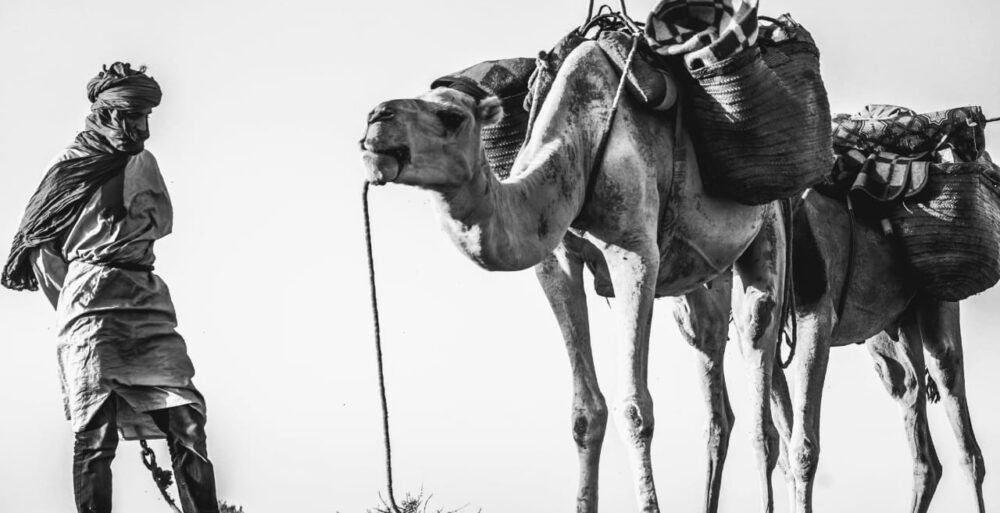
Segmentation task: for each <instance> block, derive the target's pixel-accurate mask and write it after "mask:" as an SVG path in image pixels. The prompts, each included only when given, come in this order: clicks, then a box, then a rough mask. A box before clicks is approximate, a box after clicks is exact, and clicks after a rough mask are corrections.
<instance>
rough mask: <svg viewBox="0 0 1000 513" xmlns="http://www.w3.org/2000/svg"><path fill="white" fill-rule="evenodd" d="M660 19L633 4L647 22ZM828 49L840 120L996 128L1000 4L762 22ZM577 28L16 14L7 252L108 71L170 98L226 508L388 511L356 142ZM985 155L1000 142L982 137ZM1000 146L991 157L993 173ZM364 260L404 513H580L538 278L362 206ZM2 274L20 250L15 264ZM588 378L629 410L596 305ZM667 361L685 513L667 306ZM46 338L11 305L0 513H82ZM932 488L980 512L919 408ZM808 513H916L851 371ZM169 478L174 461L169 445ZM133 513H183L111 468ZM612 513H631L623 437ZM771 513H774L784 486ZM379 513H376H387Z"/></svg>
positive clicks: (995, 444) (893, 441) (0, 154)
mask: <svg viewBox="0 0 1000 513" xmlns="http://www.w3.org/2000/svg"><path fill="white" fill-rule="evenodd" d="M654 4H655V1H654V0H641V1H637V0H633V1H631V2H629V10H630V12H631V13H632V14H633V15H634V16H636V17H640V18H644V17H645V13H646V12H648V10H649V9H650V8H651V7H652V6H653V5H654ZM786 11H787V12H791V13H792V15H793V16H794V17H795V19H796V20H798V21H799V22H800V23H802V24H803V25H805V26H806V27H807V28H808V29H809V30H810V31H811V32H812V33H813V35H814V36H815V39H816V41H817V43H818V44H819V46H820V49H821V51H822V52H823V56H822V59H823V60H822V63H823V75H824V78H825V80H826V85H827V89H828V91H829V96H830V99H831V103H832V105H833V108H834V111H835V112H845V111H846V112H853V111H857V110H859V109H860V108H861V107H862V106H863V105H864V104H865V103H877V102H883V103H896V104H900V105H905V106H909V107H912V108H914V109H916V110H918V111H931V110H937V109H943V108H947V107H952V106H960V105H967V104H977V105H982V106H983V108H984V110H985V112H986V113H987V115H989V116H1000V85H998V84H1000V51H998V50H1000V45H998V43H997V34H996V33H995V27H996V25H997V21H998V11H997V7H996V5H995V0H952V1H950V2H941V1H939V0H891V1H889V0H841V1H838V2H805V1H801V0H798V1H793V0H761V12H762V13H764V14H771V15H777V14H780V13H782V12H786ZM585 13H586V2H585V1H583V0H576V1H571V0H544V1H538V0H503V1H494V2H482V1H478V0H466V1H461V2H458V1H446V0H427V1H423V2H403V1H383V2H378V1H371V2H341V3H336V4H335V3H332V2H324V1H311V2H310V1H300V0H288V1H284V2H272V3H265V2H247V1H205V0H177V1H172V2H136V1H124V0H120V1H100V2H98V1H90V2H79V1H71V0H63V1H52V0H4V2H3V3H2V4H0V66H2V68H3V69H4V70H5V74H4V77H5V79H4V80H3V81H0V119H3V120H4V121H5V124H3V125H2V126H0V170H2V172H3V176H4V177H5V179H4V182H3V187H0V240H4V241H6V240H8V239H7V238H6V237H10V236H12V235H13V234H14V232H15V230H16V227H17V223H18V220H19V219H20V216H21V213H22V210H23V207H24V205H25V203H26V202H27V199H28V197H29V196H30V194H31V193H32V192H33V191H34V189H35V187H36V185H37V183H38V180H39V178H40V177H41V175H42V173H43V172H44V171H45V169H44V166H45V164H46V162H48V160H49V159H50V158H51V157H53V156H54V155H55V154H56V153H57V152H58V151H60V150H61V149H62V148H63V147H64V146H65V145H66V144H67V143H68V142H69V141H70V140H71V139H72V137H73V135H74V134H75V132H76V131H77V130H79V129H81V128H82V126H83V118H84V116H85V115H86V114H87V112H88V107H89V106H88V103H87V100H86V94H85V85H86V83H87V80H89V79H90V78H91V77H92V76H93V75H94V74H95V73H96V72H97V71H99V69H100V66H101V64H105V63H110V62H113V61H115V60H126V61H131V62H132V63H133V64H135V65H139V64H146V65H148V66H149V73H150V74H151V75H152V76H154V77H155V78H156V79H157V80H158V81H159V82H160V84H161V86H162V88H163V91H164V95H163V102H162V104H161V106H160V107H159V108H158V109H156V111H155V112H154V114H153V117H152V119H151V129H152V138H151V139H150V141H149V143H148V144H147V147H148V148H149V149H150V150H151V151H152V152H153V153H154V154H155V155H156V157H157V159H158V161H159V163H160V167H161V169H162V171H163V174H164V176H165V178H166V180H167V183H168V186H169V187H170V192H171V195H172V197H173V201H174V207H175V227H174V234H173V235H171V236H170V237H168V238H166V239H164V240H163V241H162V242H161V243H160V244H158V245H157V254H158V256H159V260H158V262H157V272H158V273H159V274H160V275H161V276H162V277H163V278H164V279H165V281H166V282H167V283H168V284H169V285H170V287H171V292H172V294H173V298H174V301H175V304H176V307H177V312H178V316H179V320H180V326H179V329H180V332H181V333H182V334H183V335H184V336H185V338H186V340H187V342H188V346H189V351H190V354H191V357H192V359H193V361H194V363H195V367H196V369H197V375H196V377H195V382H196V384H197V386H198V387H199V389H201V391H202V392H203V393H204V394H205V396H206V398H207V401H208V408H209V422H208V435H209V445H208V447H209V454H210V456H211V457H212V459H213V461H214V463H215V468H216V473H217V480H218V488H219V495H220V498H222V499H224V500H227V501H230V502H235V503H238V504H242V505H243V506H244V507H245V508H246V511H247V512H248V513H261V512H283V511H303V512H311V511H317V512H319V511H322V512H334V511H340V512H342V513H357V512H362V511H364V509H365V508H366V507H372V506H374V505H376V504H377V502H378V494H379V492H380V491H381V490H384V486H385V483H384V471H383V467H382V463H383V454H382V435H381V431H380V429H381V428H380V417H379V406H378V395H377V387H376V384H377V381H376V374H375V359H374V351H373V342H372V335H371V330H372V325H371V317H370V311H369V301H368V288H367V271H366V267H365V253H364V238H363V231H362V221H361V203H360V193H361V184H362V173H361V166H360V157H359V152H358V148H357V141H358V139H359V138H360V137H361V135H362V133H363V130H364V121H365V114H366V113H367V112H368V111H369V110H370V109H371V108H372V107H374V106H375V105H376V104H377V103H379V102H381V101H383V100H387V99H391V98H401V97H409V96H414V95H416V94H419V93H421V92H422V91H424V90H425V89H426V88H427V86H428V84H429V83H430V82H431V81H432V80H433V79H434V78H436V77H438V76H440V75H443V74H446V73H448V72H452V71H455V70H458V69H461V68H464V67H467V66H469V65H471V64H474V63H476V62H479V61H483V60H486V59H495V58H506V57H518V56H534V55H536V54H537V52H538V51H539V50H546V49H548V48H550V47H551V46H552V45H553V44H554V43H555V42H556V40H557V39H559V38H560V37H561V36H562V35H563V34H564V33H565V32H567V31H568V30H570V29H571V28H572V27H574V26H575V25H577V24H579V22H580V21H581V20H582V18H583V16H584V15H585ZM997 130H998V128H996V127H993V128H991V129H990V130H988V131H987V136H988V137H994V136H995V135H996V134H997V133H1000V132H997ZM997 141H1000V139H993V140H992V141H991V143H990V148H991V149H992V150H993V153H994V155H998V154H1000V146H998V142H997ZM372 212H373V223H374V237H375V261H376V265H377V269H378V278H379V286H380V302H381V307H382V310H381V312H382V329H383V341H384V349H385V353H386V355H385V356H386V373H387V374H386V375H387V380H388V386H389V407H390V409H391V415H392V421H391V422H392V430H393V436H394V439H393V442H394V449H395V450H394V457H395V464H396V484H397V495H399V496H402V495H403V492H404V491H406V490H412V491H415V490H419V489H420V488H421V487H423V489H424V490H425V492H427V493H432V494H434V504H436V505H439V506H444V507H452V508H454V507H458V506H462V505H465V504H468V505H469V507H468V508H467V509H466V510H465V511H472V512H474V511H476V510H477V509H479V508H482V510H483V511H484V512H486V513H501V512H511V511H517V512H534V511H571V509H572V508H573V504H574V497H575V493H576V480H577V457H576V448H575V445H574V443H573V440H572V437H571V426H570V401H571V397H572V388H571V382H570V371H569V365H568V364H567V358H566V354H565V350H564V347H563V342H562V339H561V337H560V335H559V331H558V328H557V325H556V323H555V320H554V319H553V318H552V315H551V313H550V311H549V307H548V305H547V303H546V301H545V299H544V296H543V295H542V293H541V290H540V289H539V287H538V286H537V284H536V283H535V278H534V275H533V273H532V272H530V271H527V272H519V273H509V274H500V273H493V274H491V273H486V272H484V271H481V270H480V269H479V268H477V267H476V266H475V265H474V264H472V263H471V262H468V261H466V260H465V259H464V257H462V256H461V255H460V254H459V253H458V252H457V251H456V250H455V249H454V248H452V247H451V244H450V242H449V240H448V239H447V237H446V236H445V235H444V234H443V232H441V230H440V229H439V228H438V225H437V220H436V217H435V214H434V212H433V211H432V209H431V207H430V203H429V201H428V198H427V196H426V195H425V194H423V193H421V192H419V191H416V190H413V189H406V188H403V187H399V186H389V187H384V188H379V189H376V190H374V191H373V198H372ZM4 249H6V246H4ZM590 304H591V311H592V318H593V335H594V351H595V358H596V365H597V369H598V372H599V374H600V380H601V383H602V385H603V391H604V394H605V396H607V397H609V398H613V397H615V390H614V389H613V384H614V383H615V380H614V377H615V376H614V373H615V366H614V361H615V344H614V340H612V336H611V333H612V330H611V315H610V312H609V310H608V308H607V307H606V306H605V304H604V301H603V300H599V299H597V298H595V297H592V298H591V301H590ZM658 304H659V305H660V306H659V308H658V309H657V310H656V312H655V314H654V315H655V317H654V319H655V320H654V323H653V332H652V342H651V347H652V349H651V359H650V381H651V392H652V395H653V399H654V402H655V411H656V419H657V424H656V433H655V436H654V443H653V460H654V470H655V475H656V479H657V489H658V492H659V499H660V504H661V505H662V508H663V511H665V512H666V511H698V510H699V509H700V507H701V503H702V493H703V479H704V473H705V448H704V441H703V436H702V435H703V429H704V426H705V423H706V409H705V406H704V405H703V404H702V402H701V398H700V392H699V391H698V389H697V381H696V372H697V368H696V366H695V358H694V352H693V350H691V349H690V348H688V347H687V346H686V345H685V344H684V343H683V342H682V341H681V339H680V338H679V336H678V334H677V329H676V327H675V325H674V322H673V319H672V316H671V315H670V314H669V311H668V309H667V308H666V306H667V305H666V304H664V303H658ZM997 306H1000V293H998V292H996V291H988V292H986V293H984V294H981V295H979V296H977V297H974V298H972V299H970V300H968V301H966V302H965V303H963V310H962V314H963V319H962V321H963V322H962V325H963V328H964V339H965V349H966V358H967V359H966V371H967V386H968V391H969V400H970V403H971V408H972V417H973V421H974V423H975V429H976V433H977V435H978V438H979V442H980V445H981V446H982V449H983V452H984V456H985V458H986V465H987V470H988V471H987V478H986V501H987V504H990V505H993V506H997V505H998V504H1000V477H997V473H996V471H994V470H992V469H996V468H1000V412H998V411H997V410H996V406H995V405H996V399H995V397H994V394H995V391H996V390H997V389H998V386H1000V381H998V380H1000V374H998V373H997V372H996V370H995V369H994V368H993V366H994V365H1000V344H997V342H996V341H995V340H994V337H995V335H996V334H997V333H998V331H1000V317H998V316H997V315H996V314H995V312H996V311H997ZM54 325H55V315H54V313H53V311H52V309H51V308H50V306H49V305H48V303H47V302H46V301H45V299H44V298H43V297H42V295H41V294H40V293H34V294H32V293H15V292H11V291H8V290H5V289H4V290H0V348H2V349H3V357H2V358H0V411H3V412H5V413H4V414H3V415H0V419H3V421H2V422H0V455H2V457H0V511H3V512H38V513H59V512H66V511H71V510H72V508H73V502H72V481H71V470H70V463H71V454H72V440H73V436H72V432H71V430H70V427H69V424H68V423H67V422H66V421H65V420H64V419H63V414H62V406H61V398H60V393H59V383H58V379H57V369H56V358H55V330H54ZM730 347H731V348H733V350H731V351H729V354H728V355H727V362H726V365H727V369H728V371H729V372H728V383H729V387H730V394H731V396H732V399H733V408H734V410H735V413H736V418H737V423H736V426H735V432H734V435H733V438H732V441H731V445H730V455H729V459H728V461H727V464H726V470H725V479H724V483H723V498H722V507H721V510H722V511H725V512H745V511H753V510H755V508H756V505H757V503H758V490H757V484H756V483H757V476H756V474H755V462H754V457H753V453H752V450H751V447H750V443H749V436H748V435H749V432H750V431H749V429H750V426H749V421H748V419H749V418H750V412H749V402H748V395H749V394H748V389H747V383H746V379H745V372H744V370H743V366H742V363H741V361H740V356H739V351H737V350H735V343H733V344H730ZM930 418H931V423H932V426H931V428H932V432H933V434H934V440H935V442H936V445H937V449H938V454H939V456H940V458H941V461H942V464H943V465H944V478H943V480H942V481H941V484H940V486H939V488H938V492H937V496H936V499H935V502H934V505H933V506H932V511H942V512H943V511H969V510H971V508H972V507H973V502H972V500H973V498H972V490H971V488H970V487H969V486H968V485H967V484H966V482H965V481H964V477H963V475H962V473H961V471H960V467H959V461H958V452H957V450H956V444H955V441H954V438H953V437H952V434H951V430H950V428H949V426H948V423H947V420H946V418H945V413H944V410H943V408H941V407H940V406H930ZM822 433H823V438H822V443H823V445H822V456H821V463H820V467H819V475H818V478H817V483H818V485H817V489H816V492H815V504H816V505H817V507H818V508H819V509H818V511H830V512H832V511H858V512H868V511H903V510H905V509H906V508H907V507H908V506H909V501H910V487H911V471H910V456H909V450H908V448H907V443H906V440H905V437H904V432H903V429H902V421H901V418H900V416H899V414H898V410H897V408H896V406H895V404H894V403H893V402H892V401H891V400H890V399H889V397H888V396H887V394H886V393H885V392H884V390H883V388H882V385H881V384H880V383H879V381H878V379H877V378H876V376H875V373H874V372H873V370H872V365H871V362H870V360H869V357H868V356H867V352H866V351H865V350H864V349H863V348H862V347H847V348H841V349H835V350H834V351H833V355H832V358H831V363H830V370H829V375H828V377H827V386H826V395H825V397H824V401H823V431H822ZM154 446H155V447H156V448H158V449H159V451H160V459H161V460H162V461H163V462H166V461H167V460H168V457H167V456H166V450H165V447H164V446H163V444H162V442H158V443H156V444H154ZM114 469H115V472H116V473H115V504H116V511H128V512H140V513H145V512H158V511H167V510H166V506H165V505H163V504H162V501H161V500H160V499H159V496H158V494H157V492H156V489H155V487H154V486H153V484H152V481H151V480H150V479H149V476H148V475H147V474H146V472H145V469H144V468H142V466H141V463H140V462H139V448H138V444H136V443H134V442H130V443H127V442H123V443H122V444H121V446H120V447H119V457H118V459H117V460H116V462H115V466H114ZM601 470H602V471H601V492H600V493H601V504H602V507H603V510H604V511H630V510H633V509H634V508H635V504H634V498H633V494H632V483H631V477H630V475H629V472H628V469H627V468H626V465H625V455H624V450H623V444H622V443H621V441H620V439H619V435H618V432H617V430H616V429H615V427H614V425H613V423H609V428H608V434H607V437H606V441H605V445H604V452H603V459H602V467H601ZM775 481H776V483H777V484H776V495H777V497H776V501H777V510H778V511H787V501H786V497H785V490H784V485H783V483H782V478H781V477H780V475H778V474H777V473H776V475H775ZM383 493H384V492H383Z"/></svg>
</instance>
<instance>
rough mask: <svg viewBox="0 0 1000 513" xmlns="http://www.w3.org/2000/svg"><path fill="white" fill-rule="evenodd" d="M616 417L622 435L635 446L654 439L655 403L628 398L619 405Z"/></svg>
mask: <svg viewBox="0 0 1000 513" xmlns="http://www.w3.org/2000/svg"><path fill="white" fill-rule="evenodd" d="M616 417H617V419H618V422H619V426H620V429H621V431H622V433H623V434H624V435H625V436H627V437H628V439H629V440H630V441H632V442H633V443H635V444H640V443H648V442H649V440H651V439H652V438H653V425H654V421H653V403H652V401H651V400H645V401H642V400H639V399H637V398H628V399H625V400H623V401H620V402H619V403H618V407H617V408H616Z"/></svg>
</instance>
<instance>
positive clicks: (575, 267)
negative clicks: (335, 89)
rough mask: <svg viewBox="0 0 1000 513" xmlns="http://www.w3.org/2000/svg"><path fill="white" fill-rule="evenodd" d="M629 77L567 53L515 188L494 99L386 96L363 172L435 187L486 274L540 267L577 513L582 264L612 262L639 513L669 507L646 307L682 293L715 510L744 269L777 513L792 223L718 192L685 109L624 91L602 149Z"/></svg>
mask: <svg viewBox="0 0 1000 513" xmlns="http://www.w3.org/2000/svg"><path fill="white" fill-rule="evenodd" d="M618 82H619V74H618V72H617V71H616V70H615V68H614V67H613V66H612V65H611V63H610V62H609V60H608V58H607V56H606V55H605V54H604V52H603V51H602V50H600V48H599V47H598V46H597V45H596V43H593V42H584V43H582V44H581V45H579V46H578V47H576V48H575V49H573V50H572V51H571V52H570V53H569V54H568V55H567V56H566V58H565V60H564V61H563V63H562V66H561V67H559V68H558V72H556V73H555V74H554V78H552V79H551V80H538V81H536V83H535V86H534V93H535V98H545V100H544V101H541V102H536V105H533V107H532V126H533V128H532V130H531V133H530V135H529V137H528V140H527V141H526V142H525V144H524V147H523V148H522V150H521V152H520V153H519V154H518V156H517V158H516V160H515V161H514V164H513V168H512V173H511V177H510V178H509V179H507V180H504V181H500V180H498V179H497V178H496V177H495V176H494V174H493V173H492V172H491V170H490V167H489V164H488V162H487V160H486V158H485V156H484V152H483V149H482V146H481V140H480V129H481V127H482V126H483V125H484V124H490V123H492V122H495V121H496V120H497V119H498V118H499V117H500V110H501V109H500V103H499V100H498V99H497V98H496V97H486V98H481V99H480V98H475V97H473V96H472V95H470V94H467V93H466V92H462V91H458V90H455V89H448V88H436V89H433V90H431V91H429V92H426V93H424V94H422V95H420V96H418V97H416V98H413V99H400V100H392V101H387V102H384V103H381V104H380V105H378V106H376V107H375V109H374V110H373V111H372V112H371V113H370V114H369V116H368V127H367V130H366V133H365V137H364V138H363V139H362V141H361V149H362V159H363V162H364V165H365V169H366V172H367V178H368V179H369V181H371V182H374V183H394V184H401V185H409V186H415V187H418V188H420V189H424V190H426V191H429V193H430V194H431V197H432V201H433V202H434V203H435V204H436V206H437V208H438V210H439V211H440V214H441V221H442V225H443V227H444V229H445V231H446V232H447V233H448V234H449V235H450V237H451V239H452V241H453V242H454V244H455V245H456V246H457V247H458V248H459V250H460V251H461V252H462V253H464V254H465V255H466V256H467V257H468V258H469V259H471V260H472V261H473V262H475V263H476V264H478V265H479V266H481V267H482V268H484V269H487V270H494V271H516V270H522V269H527V268H529V267H534V270H535V272H536V275H537V277H538V280H539V282H540V284H541V286H542V289H543V291H544V292H545V294H546V296H547V298H548V300H549V303H550V305H551V307H552V310H553V312H554V314H555V317H556V319H557V321H558V323H559V325H560V328H561V331H562V334H563V337H564V339H565V344H566V347H567V350H568V353H569V357H570V358H569V359H570V366H571V369H572V373H573V382H574V399H573V404H572V416H571V419H572V424H571V425H572V432H573V438H574V440H575V442H576V444H577V450H578V457H579V462H580V474H579V485H578V488H577V511H578V512H581V513H593V512H596V511H597V510H598V466H599V461H600V453H601V446H602V444H603V440H604V433H605V429H606V425H607V419H608V416H609V411H608V405H607V403H606V401H605V399H604V396H603V394H602V392H601V390H600V388H599V387H598V382H597V379H596V376H595V370H594V363H593V356H592V352H591V341H590V333H589V325H588V314H587V303H586V296H585V293H584V284H583V283H584V282H583V268H584V266H585V264H587V263H588V262H589V261H588V260H586V259H587V258H599V259H600V261H601V262H602V265H606V268H607V272H608V276H609V277H610V282H611V285H612V287H613V290H614V295H615V300H614V301H613V303H612V307H613V310H614V312H615V315H616V317H617V319H618V322H617V328H618V330H619V333H618V337H619V338H620V340H619V344H620V346H619V351H620V353H619V354H620V356H619V359H618V360H619V361H618V366H619V373H618V375H619V383H618V385H617V398H616V399H615V400H614V401H612V403H611V406H612V407H611V412H612V416H613V418H614V419H615V422H616V423H617V425H618V427H619V431H620V433H621V434H622V438H623V441H624V443H625V444H626V447H627V452H628V455H629V461H630V467H631V472H632V477H633V484H634V487H635V496H636V499H637V502H638V507H639V510H640V511H643V512H647V513H651V512H658V511H659V506H658V502H657V495H656V490H655V486H654V482H653V474H652V465H651V461H650V444H651V442H652V436H653V428H654V416H653V402H652V398H651V397H650V394H649V391H648V388H647V358H648V347H649V327H650V321H651V316H652V310H653V300H654V298H656V297H662V296H679V297H678V298H676V299H674V300H673V301H674V303H675V306H676V308H675V315H676V316H677V318H678V320H679V321H680V325H681V328H682V333H683V334H684V337H685V338H686V339H687V340H688V341H689V342H690V343H691V344H692V345H694V346H695V347H697V348H698V349H699V350H700V351H701V354H702V364H703V365H704V366H705V369H706V372H705V373H704V378H703V383H702V388H703V392H704V396H705V400H706V402H707V404H708V407H709V411H710V421H709V429H708V430H707V432H708V435H707V436H708V452H709V457H710V463H709V468H708V474H709V479H708V486H707V489H706V509H707V510H709V511H714V510H715V509H716V507H717V501H718V487H719V484H720V483H721V472H722V465H723V463H724V459H725V449H726V446H727V445H728V440H729V428H730V425H731V419H732V410H731V408H730V406H729V400H728V394H727V392H726V388H725V383H724V381H723V377H722V353H723V351H724V347H725V342H726V332H727V326H728V324H729V322H728V321H729V312H730V297H731V296H732V295H733V292H734V287H733V283H734V280H733V275H734V274H735V277H736V279H737V281H736V284H737V285H736V287H735V293H736V294H735V296H736V297H735V300H734V301H733V303H734V304H735V305H736V309H735V311H734V322H735V323H736V325H737V326H738V328H739V329H738V332H739V333H740V334H741V337H740V341H741V346H742V347H743V349H744V354H745V356H746V362H747V364H746V366H747V369H748V371H749V373H750V380H751V383H752V387H751V388H752V390H751V394H752V403H753V411H752V419H751V420H752V423H751V425H752V426H754V429H753V433H752V441H753V444H754V447H755V452H756V455H757V460H758V471H759V479H760V486H761V491H762V504H761V509H762V510H763V511H772V510H773V503H772V499H771V497H772V483H771V473H772V470H773V469H774V466H775V464H776V462H777V458H778V434H777V430H776V429H775V428H774V425H773V424H772V422H771V411H770V394H771V380H772V376H771V374H772V366H773V362H774V361H775V351H776V344H777V340H778V328H779V324H780V322H779V315H778V313H779V312H781V306H782V304H783V303H782V301H783V297H782V294H783V287H782V285H783V282H784V272H785V271H784V267H785V263H784V260H783V255H784V240H785V230H784V224H783V217H782V215H781V213H780V209H779V208H777V206H776V204H770V205H758V206H748V205H743V204H740V203H737V202H735V201H733V200H730V199H725V198H717V197H711V196H709V195H707V194H706V192H705V189H704V186H703V183H702V181H701V177H700V174H699V172H698V167H697V162H696V160H695V159H694V158H693V155H694V150H693V146H692V143H691V140H690V138H689V137H688V135H687V132H686V131H685V130H684V128H683V126H681V125H680V123H677V122H675V120H677V119H680V116H672V115H671V113H672V114H676V113H673V112H671V113H668V114H667V115H663V114H656V113H653V112H651V111H647V110H643V109H640V108H637V107H636V106H635V105H634V104H633V102H632V100H631V99H629V98H628V97H627V96H626V97H623V98H622V100H621V104H620V108H619V109H618V110H617V114H615V116H616V117H615V122H614V125H613V129H612V130H611V132H610V136H609V139H608V142H607V145H606V150H605V151H604V152H603V154H600V155H599V150H598V147H599V144H598V141H599V140H600V139H601V136H602V133H603V132H602V130H601V128H602V126H603V125H604V122H605V120H606V118H607V117H608V116H609V112H611V99H612V98H613V97H614V95H615V94H614V93H615V91H616V89H617V87H618ZM675 164H676V165H675ZM588 189H589V191H588ZM731 269H732V270H734V271H735V272H731V271H730V270H731ZM706 284H707V285H706Z"/></svg>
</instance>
